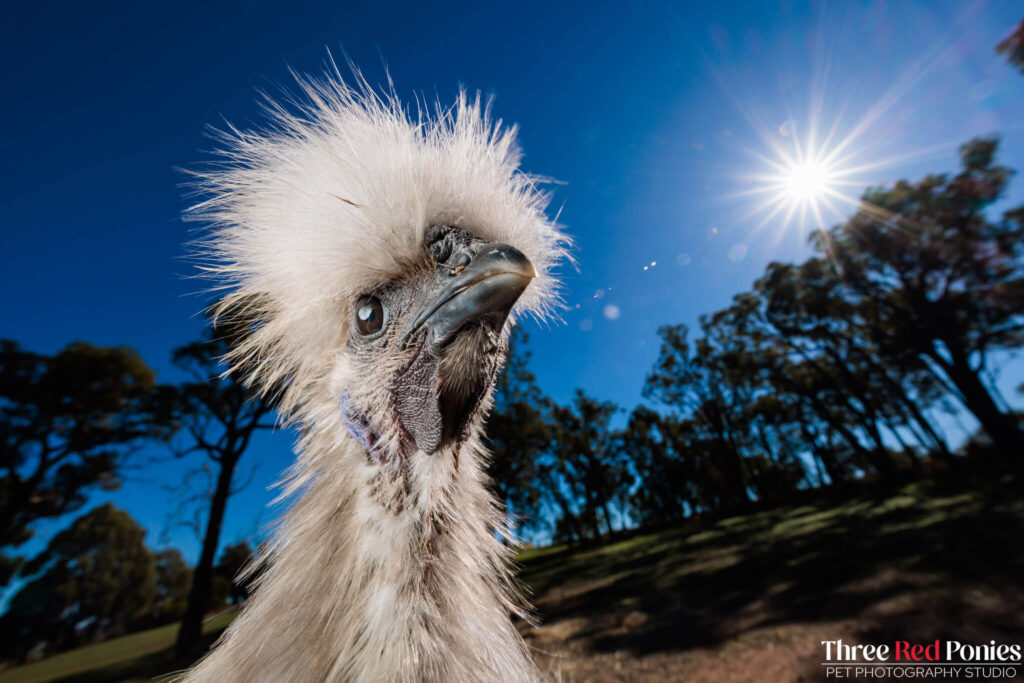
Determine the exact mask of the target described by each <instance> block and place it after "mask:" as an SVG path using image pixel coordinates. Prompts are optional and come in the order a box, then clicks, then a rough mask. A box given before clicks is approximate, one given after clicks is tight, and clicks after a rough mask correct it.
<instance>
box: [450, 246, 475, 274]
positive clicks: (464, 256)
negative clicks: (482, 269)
mask: <svg viewBox="0 0 1024 683" xmlns="http://www.w3.org/2000/svg"><path fill="white" fill-rule="evenodd" d="M472 259H473V257H472V256H470V254H469V253H467V252H465V251H464V252H462V253H461V254H459V256H458V258H456V259H455V265H454V266H452V269H451V270H449V271H448V274H449V275H451V276H452V277H454V276H456V275H459V274H460V273H462V271H464V270H465V269H466V266H468V265H469V262H470V261H471V260H472Z"/></svg>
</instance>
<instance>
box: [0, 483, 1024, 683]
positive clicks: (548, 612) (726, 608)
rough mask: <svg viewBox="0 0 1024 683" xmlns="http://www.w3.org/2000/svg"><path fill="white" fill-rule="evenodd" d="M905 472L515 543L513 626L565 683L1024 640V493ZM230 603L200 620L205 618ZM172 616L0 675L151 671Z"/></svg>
mask: <svg viewBox="0 0 1024 683" xmlns="http://www.w3.org/2000/svg"><path fill="white" fill-rule="evenodd" d="M1018 486H1019V485H1018V484H1017V483H1016V481H1015V480H1013V479H1012V478H1004V479H1003V480H1001V481H998V482H993V483H992V485H991V486H988V487H987V488H985V489H983V490H964V488H963V487H962V486H959V487H958V486H952V485H947V486H945V487H940V486H938V485H935V484H924V483H918V484H913V485H910V486H907V487H905V488H903V489H901V490H899V491H898V492H896V493H895V494H892V495H887V496H884V497H871V496H862V497H857V498H853V499H850V500H847V501H846V502H843V503H841V504H838V505H832V504H826V503H824V502H823V503H818V504H807V505H802V506H799V507H788V508H780V509H776V510H771V511H766V512H759V513H756V514H751V515H746V516H737V517H730V518H728V519H723V520H721V521H718V522H716V523H708V524H704V525H702V526H700V525H697V524H688V525H685V526H682V527H679V528H675V529H669V530H665V531H660V532H657V533H648V534H638V535H635V536H633V537H631V538H628V539H625V540H620V541H617V542H613V543H610V544H606V545H602V546H598V547H591V548H584V549H570V548H566V547H564V546H552V547H548V548H538V549H530V550H527V551H525V552H523V553H522V555H521V556H520V562H521V564H522V572H521V577H522V580H523V582H524V583H525V584H526V585H528V586H529V587H530V588H531V589H532V591H533V594H534V601H535V603H536V605H537V609H538V615H539V617H540V619H541V622H542V623H541V626H540V627H539V628H537V629H529V628H528V627H527V626H526V625H525V624H524V625H523V632H524V634H525V635H526V636H527V640H528V642H529V643H530V645H531V647H532V648H533V650H534V653H535V656H536V658H537V661H538V662H539V663H540V665H541V666H542V667H543V668H545V669H547V670H549V671H551V672H552V673H555V674H556V675H558V676H560V677H561V679H562V680H564V681H576V680H594V681H598V680H600V681H614V680H623V681H626V680H629V681H632V680H652V681H654V680H658V681H660V680H677V679H680V678H685V679H687V680H698V681H699V680H706V681H719V680H773V681H774V680H799V679H803V680H820V679H821V673H820V670H819V668H818V662H820V645H819V642H820V641H821V640H823V639H835V638H844V639H848V640H856V641H859V642H885V641H891V640H895V639H897V638H899V639H910V640H916V641H926V640H930V639H931V640H934V639H935V638H945V637H953V638H957V639H959V640H963V641H976V642H979V641H980V642H988V640H989V639H990V638H991V639H995V640H997V641H1006V640H1010V641H1016V642H1019V641H1021V640H1024V548H1022V547H1021V543H1020V539H1021V538H1024V497H1022V495H1021V492H1020V490H1019V488H1018ZM230 616H231V615H222V616H221V617H217V618H215V619H213V620H211V621H210V622H209V623H208V624H207V629H208V630H209V631H211V632H213V631H216V630H218V629H220V628H223V627H224V626H225V625H226V624H227V623H228V621H229V620H230ZM173 638H174V627H165V628H162V629H155V630H153V631H148V632H145V633H140V634H135V635H132V636H127V637H125V638H120V639H117V640H113V641H110V642H107V643H103V644H100V645H94V646H90V647H84V648H81V649H78V650H75V651H73V652H68V653H65V654H62V655H58V656H56V657H53V658H51V659H48V660H45V661H43V662H39V663H36V664H33V665H30V666H26V667H22V668H20V669H15V670H12V671H9V672H7V673H5V674H0V683H7V682H8V681H11V682H14V681H49V680H60V679H61V678H62V677H65V678H67V677H70V679H71V680H77V681H101V680H122V679H124V678H128V677H138V678H150V677H152V676H155V675H158V674H161V673H166V672H168V671H171V670H174V668H175V665H174V664H173V660H172V657H171V651H170V646H171V644H172V643H173Z"/></svg>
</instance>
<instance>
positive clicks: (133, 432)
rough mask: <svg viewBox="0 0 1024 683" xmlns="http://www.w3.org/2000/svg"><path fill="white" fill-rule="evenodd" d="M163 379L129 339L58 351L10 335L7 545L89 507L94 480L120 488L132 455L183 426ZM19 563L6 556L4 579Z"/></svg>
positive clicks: (5, 404)
mask: <svg viewBox="0 0 1024 683" xmlns="http://www.w3.org/2000/svg"><path fill="white" fill-rule="evenodd" d="M155 387H156V382H155V375H154V373H153V371H152V370H151V369H150V368H149V367H148V366H147V365H146V364H145V363H144V362H143V360H142V359H141V358H140V357H139V355H138V354H137V353H135V351H133V350H132V349H130V348H127V347H99V346H93V345H92V344H88V343H85V342H74V343H73V344H69V345H68V346H66V347H65V348H64V349H63V350H61V351H60V352H58V353H57V354H55V355H53V356H49V355H45V354H40V353H34V352H31V351H26V350H24V349H22V348H20V347H19V346H18V345H17V344H16V343H15V342H13V341H9V340H0V548H3V547H5V546H7V547H16V546H18V545H21V544H22V543H24V542H25V541H27V540H28V539H29V538H31V537H32V534H33V530H32V526H33V524H34V523H35V522H37V521H38V520H41V519H46V518H52V517H58V516H60V515H63V514H66V513H69V512H73V511H75V510H77V509H79V508H80V507H82V505H83V504H84V503H85V501H86V499H87V493H88V491H89V490H90V489H92V488H95V487H101V488H104V489H108V490H109V489H115V488H117V487H118V486H119V485H120V482H119V479H118V471H119V469H120V467H121V465H123V464H124V462H125V458H126V456H127V455H128V454H129V453H131V452H132V450H133V449H134V448H135V447H136V446H139V445H140V444H141V443H142V442H143V441H144V440H146V439H148V438H151V437H156V436H167V435H168V434H169V433H170V432H171V431H173V421H172V420H171V419H170V416H169V415H168V414H165V413H163V412H162V411H161V410H159V409H158V407H157V406H158V405H160V404H159V402H157V401H154V400H153V399H154V392H155ZM17 565H18V561H17V560H15V559H14V558H11V557H6V556H4V555H0V585H3V584H4V583H5V582H6V581H7V580H8V579H9V578H10V576H11V574H13V573H14V571H15V570H16V569H17Z"/></svg>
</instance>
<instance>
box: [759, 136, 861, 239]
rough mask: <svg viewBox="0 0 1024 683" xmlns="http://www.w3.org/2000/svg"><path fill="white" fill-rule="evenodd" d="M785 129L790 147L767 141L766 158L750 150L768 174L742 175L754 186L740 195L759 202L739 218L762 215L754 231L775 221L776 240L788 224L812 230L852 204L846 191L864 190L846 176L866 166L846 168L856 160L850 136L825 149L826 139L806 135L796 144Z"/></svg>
mask: <svg viewBox="0 0 1024 683" xmlns="http://www.w3.org/2000/svg"><path fill="white" fill-rule="evenodd" d="M787 130H788V132H787V137H789V138H790V140H789V144H790V145H792V148H791V149H786V147H787V146H788V145H786V144H784V143H781V142H778V141H772V144H771V145H770V147H771V151H772V154H771V156H767V155H763V154H758V153H756V152H753V154H754V156H755V157H757V158H758V159H760V161H761V162H762V163H763V164H764V165H765V166H766V167H767V169H766V170H767V171H768V172H767V173H762V174H758V175H754V176H747V179H748V181H750V182H751V184H752V185H753V187H752V188H751V189H749V190H747V191H744V192H740V193H739V194H740V195H761V196H762V197H763V198H764V199H763V200H762V201H760V202H758V203H757V204H756V205H755V206H754V207H752V208H751V209H750V210H749V211H748V212H747V214H746V215H745V216H744V217H743V219H744V220H745V219H746V218H747V217H749V216H753V215H755V214H762V215H763V217H762V220H761V221H760V222H759V224H758V225H757V226H755V228H754V229H755V231H756V230H759V229H760V228H762V227H764V226H765V225H767V224H769V223H772V222H777V224H778V225H779V226H780V230H779V235H780V236H781V234H782V230H783V229H785V227H786V226H788V225H790V224H791V223H793V222H796V223H798V224H799V225H801V226H805V225H806V224H807V223H808V222H809V221H811V222H813V224H814V226H815V227H824V226H825V225H826V224H827V221H828V220H829V219H830V218H832V217H836V216H839V215H840V214H841V211H842V210H844V209H845V207H846V206H855V205H857V201H856V200H855V198H854V197H853V196H849V195H848V192H849V190H851V189H852V188H854V187H857V186H861V187H863V185H864V184H865V183H864V182H863V181H859V180H854V179H853V178H851V175H852V174H854V173H858V172H860V171H863V170H866V169H868V168H870V167H871V166H870V165H863V164H861V165H859V166H856V167H854V166H853V165H852V164H851V159H852V158H853V157H854V156H856V154H855V150H850V149H849V142H850V141H851V140H852V138H851V139H847V140H844V141H842V142H841V143H839V144H833V145H831V146H830V145H829V144H828V143H829V142H830V139H829V138H826V139H825V140H821V141H819V140H816V139H815V138H814V136H809V137H808V138H807V139H805V140H803V141H801V140H798V139H797V138H796V135H794V134H793V132H792V127H790V128H789V129H787ZM830 137H831V136H830ZM844 205H845V206H844Z"/></svg>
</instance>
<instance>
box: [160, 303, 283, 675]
mask: <svg viewBox="0 0 1024 683" xmlns="http://www.w3.org/2000/svg"><path fill="white" fill-rule="evenodd" d="M247 332H248V329H247V327H246V325H245V324H244V322H243V321H240V320H232V319H230V318H229V319H225V320H224V321H223V322H222V323H221V324H220V325H215V326H211V327H210V328H208V329H207V331H206V333H205V334H204V336H203V338H202V339H200V340H199V341H196V342H193V343H191V344H187V345H185V346H182V347H179V348H177V349H175V351H174V363H175V364H176V365H177V366H178V367H179V368H181V369H182V370H183V371H185V372H186V373H187V374H188V376H189V379H188V380H186V381H185V382H183V383H181V384H180V385H179V386H178V387H177V401H176V406H177V407H176V412H177V416H178V420H179V421H180V423H181V425H182V428H183V430H184V431H185V432H186V435H187V438H188V440H189V442H188V443H187V445H186V446H185V447H183V448H181V449H178V450H177V453H176V454H177V455H178V456H180V457H183V456H186V455H189V454H191V453H199V454H201V455H202V456H204V457H205V458H206V459H207V460H208V461H209V465H211V467H209V469H210V471H211V472H214V471H215V475H214V476H213V480H214V483H213V486H212V487H211V489H210V490H209V492H208V494H207V495H205V496H204V497H203V499H204V500H205V502H206V503H207V504H208V510H207V512H206V524H205V529H204V530H203V532H202V550H201V551H200V554H199V561H198V562H197V563H196V567H195V571H194V574H193V580H192V588H191V590H190V592H189V598H188V605H187V608H186V610H185V613H184V617H183V620H182V625H181V629H180V630H179V632H178V641H177V651H178V655H179V656H181V657H186V656H189V655H191V654H193V653H194V650H195V649H196V647H197V645H198V642H199V638H200V635H201V630H202V620H203V615H205V614H206V610H207V609H208V608H209V605H210V596H211V587H212V582H213V578H214V559H215V556H216V552H217V547H218V545H219V543H220V533H221V526H222V524H223V521H224V513H225V511H226V510H227V504H228V499H229V498H230V497H231V496H232V495H233V494H234V493H237V492H238V490H239V488H240V487H239V482H238V481H237V480H236V478H235V476H236V474H237V473H238V466H239V463H240V461H241V459H242V456H243V455H245V452H246V451H247V450H248V448H249V444H250V442H251V441H252V437H253V435H254V434H255V433H256V431H258V430H261V429H272V428H273V427H274V419H273V395H272V394H270V393H264V394H259V395H253V394H252V393H251V392H250V391H249V390H248V388H246V387H245V386H243V385H242V384H241V383H240V382H238V381H236V380H235V379H234V378H233V377H232V376H228V375H225V374H224V367H223V366H222V364H221V362H220V361H221V359H222V358H224V356H225V355H227V353H228V351H229V349H230V348H231V346H232V345H233V344H235V343H237V342H238V340H239V339H240V338H241V335H244V334H246V333H247Z"/></svg>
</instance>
